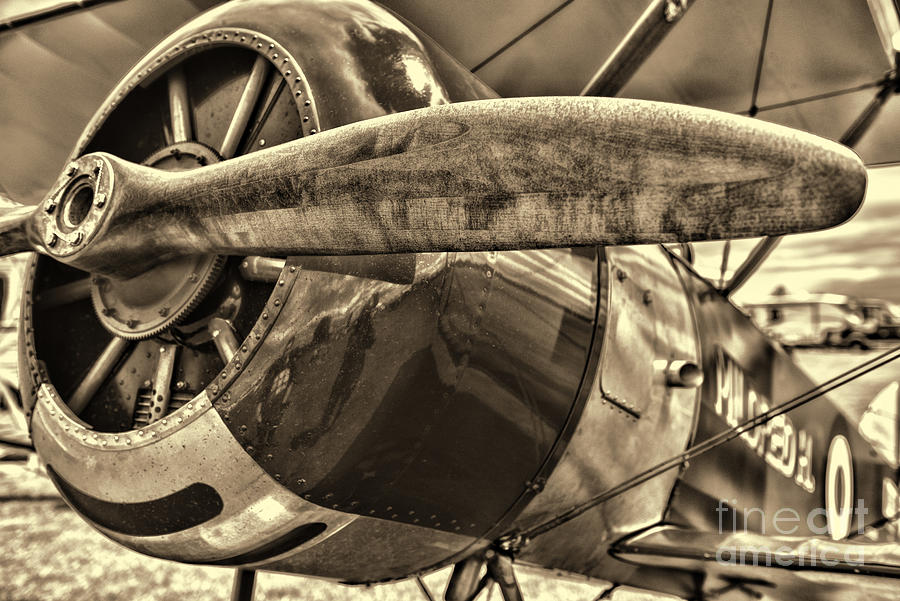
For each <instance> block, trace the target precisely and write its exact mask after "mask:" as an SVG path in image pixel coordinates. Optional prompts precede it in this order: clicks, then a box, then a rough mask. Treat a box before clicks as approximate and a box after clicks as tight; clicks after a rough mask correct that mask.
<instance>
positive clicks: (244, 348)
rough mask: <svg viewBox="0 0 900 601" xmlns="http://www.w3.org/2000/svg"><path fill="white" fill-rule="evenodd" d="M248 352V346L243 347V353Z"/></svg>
mask: <svg viewBox="0 0 900 601" xmlns="http://www.w3.org/2000/svg"><path fill="white" fill-rule="evenodd" d="M247 350H248V349H247V345H246V344H245V345H244V346H242V347H241V351H243V352H245V353H246V352H247Z"/></svg>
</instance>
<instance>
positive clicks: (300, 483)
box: [297, 478, 306, 486]
mask: <svg viewBox="0 0 900 601" xmlns="http://www.w3.org/2000/svg"><path fill="white" fill-rule="evenodd" d="M297 484H299V485H300V486H303V485H304V484H306V480H304V479H303V478H300V479H299V480H297Z"/></svg>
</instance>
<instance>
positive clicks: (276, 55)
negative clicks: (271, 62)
mask: <svg viewBox="0 0 900 601" xmlns="http://www.w3.org/2000/svg"><path fill="white" fill-rule="evenodd" d="M269 48H271V46H269ZM272 58H278V53H277V52H276V53H275V54H273V55H272Z"/></svg>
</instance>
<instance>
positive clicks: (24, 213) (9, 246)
mask: <svg viewBox="0 0 900 601" xmlns="http://www.w3.org/2000/svg"><path fill="white" fill-rule="evenodd" d="M13 204H14V203H10V206H6V205H5V204H4V205H3V206H0V256H5V255H12V254H15V253H18V252H25V251H29V250H33V245H32V243H31V241H30V240H29V237H30V236H29V224H30V222H31V214H32V212H33V211H34V207H28V206H24V205H18V203H15V204H16V205H18V206H13Z"/></svg>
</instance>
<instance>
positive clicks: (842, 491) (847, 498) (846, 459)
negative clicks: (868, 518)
mask: <svg viewBox="0 0 900 601" xmlns="http://www.w3.org/2000/svg"><path fill="white" fill-rule="evenodd" d="M825 512H826V516H827V517H828V530H829V532H830V533H831V538H832V539H833V540H841V539H843V538H847V536H848V535H849V534H850V526H851V522H852V518H853V456H852V455H851V454H850V442H849V441H848V440H847V438H846V437H845V436H844V435H842V434H838V435H837V436H835V437H834V438H832V439H831V445H830V446H829V447H828V460H827V463H826V466H825Z"/></svg>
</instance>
